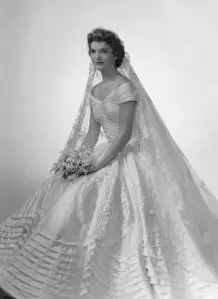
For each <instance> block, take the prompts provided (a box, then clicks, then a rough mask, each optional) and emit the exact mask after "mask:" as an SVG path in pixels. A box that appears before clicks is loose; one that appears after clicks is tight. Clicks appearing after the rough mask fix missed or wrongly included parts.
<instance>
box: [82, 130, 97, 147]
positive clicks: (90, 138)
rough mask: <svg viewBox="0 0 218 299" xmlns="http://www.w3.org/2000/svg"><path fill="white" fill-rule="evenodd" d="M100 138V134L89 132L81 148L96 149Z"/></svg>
mask: <svg viewBox="0 0 218 299" xmlns="http://www.w3.org/2000/svg"><path fill="white" fill-rule="evenodd" d="M98 138H99V132H98V133H96V132H88V133H87V134H86V136H85V138H84V139H83V142H82V143H81V146H84V147H92V148H94V147H95V145H96V143H97V141H98Z"/></svg>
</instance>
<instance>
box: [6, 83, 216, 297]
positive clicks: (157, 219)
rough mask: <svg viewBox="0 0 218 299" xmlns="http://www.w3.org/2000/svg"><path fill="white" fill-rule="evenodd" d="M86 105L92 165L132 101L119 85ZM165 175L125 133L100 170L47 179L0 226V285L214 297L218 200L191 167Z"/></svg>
mask: <svg viewBox="0 0 218 299" xmlns="http://www.w3.org/2000/svg"><path fill="white" fill-rule="evenodd" d="M89 100H90V105H91V106H92V109H93V112H94V116H95V118H96V120H97V121H98V122H100V123H101V125H102V127H103V130H104V133H105V136H106V138H107V141H106V142H104V143H101V144H98V145H97V146H96V147H95V149H94V155H95V156H96V158H99V157H100V156H101V155H102V154H103V153H104V151H105V150H106V149H107V147H108V143H110V142H111V141H112V140H113V138H114V137H115V136H116V134H117V133H118V130H119V109H120V108H119V104H120V103H122V102H125V101H137V97H136V92H135V90H132V87H131V85H129V83H124V84H122V85H121V86H119V87H118V88H116V89H115V90H114V91H113V92H112V93H111V94H109V95H108V96H107V97H106V98H105V99H104V100H103V101H100V100H99V99H97V98H95V97H94V96H93V95H91V94H90V98H89ZM162 166H163V168H164V164H163V165H162ZM163 173H164V172H162V173H159V172H158V171H157V169H156V168H155V167H154V166H153V164H152V158H151V156H150V155H149V154H148V155H147V156H146V155H144V154H142V153H141V152H140V147H139V144H138V141H137V139H136V138H135V136H134V135H132V137H131V138H130V140H129V142H128V143H127V144H126V146H125V147H124V149H123V150H122V152H121V153H120V154H119V155H118V156H117V157H116V158H115V159H114V160H112V162H111V163H109V164H108V165H107V166H106V167H104V168H102V169H100V170H99V171H97V172H95V173H92V174H89V175H88V176H83V177H80V178H78V179H76V180H75V181H74V182H67V181H64V180H61V179H60V178H59V177H58V176H55V175H51V176H50V177H48V178H47V179H46V180H45V181H44V182H43V183H42V185H41V186H40V188H39V189H38V190H37V192H36V193H35V194H34V195H33V197H32V198H31V199H29V200H28V201H26V203H25V204H24V206H23V207H22V208H21V209H20V210H19V211H17V212H16V213H15V214H14V215H11V216H10V217H8V218H7V219H6V220H5V222H4V223H3V224H2V225H1V226H0V262H1V264H0V265H1V267H0V286H1V288H2V289H4V290H5V292H7V293H8V294H10V295H12V296H14V297H15V298H18V299H80V298H83V299H88V298H89V299H91V298H92V299H115V298H116V299H118V298H120V299H218V280H217V273H218V203H217V201H216V199H215V198H214V197H213V195H212V194H211V193H210V192H209V191H208V190H207V188H206V186H205V184H203V182H202V181H201V180H200V179H199V178H198V177H197V175H196V173H195V172H194V170H193V169H192V168H191V166H190V165H187V177H186V181H185V182H182V181H181V178H180V177H178V178H175V177H174V178H172V177H171V176H170V174H169V173H165V175H164V176H163ZM196 186H198V188H200V190H201V193H199V192H198V190H199V189H197V188H196ZM207 198H210V200H209V201H208V202H207V201H206V199H207ZM212 203H214V205H213V206H212Z"/></svg>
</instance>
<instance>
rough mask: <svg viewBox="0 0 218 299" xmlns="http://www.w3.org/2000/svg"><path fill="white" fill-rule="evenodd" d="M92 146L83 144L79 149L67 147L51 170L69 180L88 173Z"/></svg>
mask: <svg viewBox="0 0 218 299" xmlns="http://www.w3.org/2000/svg"><path fill="white" fill-rule="evenodd" d="M91 153H92V148H91V147H85V146H81V147H80V148H79V149H67V151H65V152H64V153H63V155H62V156H61V158H60V159H59V160H58V161H57V162H55V163H54V164H53V166H52V169H51V170H50V172H51V173H52V172H54V173H55V174H58V175H60V176H61V177H62V178H63V179H65V180H67V181H73V180H74V179H75V178H77V177H79V176H81V175H86V174H87V172H88V170H87V168H88V166H89V165H90V162H91V159H92V156H91Z"/></svg>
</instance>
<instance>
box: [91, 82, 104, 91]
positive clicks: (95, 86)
mask: <svg viewBox="0 0 218 299" xmlns="http://www.w3.org/2000/svg"><path fill="white" fill-rule="evenodd" d="M101 87H102V82H99V83H97V84H96V85H94V86H92V88H91V93H92V94H95V91H96V90H97V91H98V89H101Z"/></svg>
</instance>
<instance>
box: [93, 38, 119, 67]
mask: <svg viewBox="0 0 218 299" xmlns="http://www.w3.org/2000/svg"><path fill="white" fill-rule="evenodd" d="M90 57H91V60H92V63H93V64H94V66H95V67H96V68H97V69H99V70H100V71H103V70H105V69H107V68H110V67H111V66H114V64H115V57H114V55H113V51H112V49H111V47H110V46H109V45H108V44H107V43H106V42H96V41H93V42H92V43H91V45H90Z"/></svg>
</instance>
